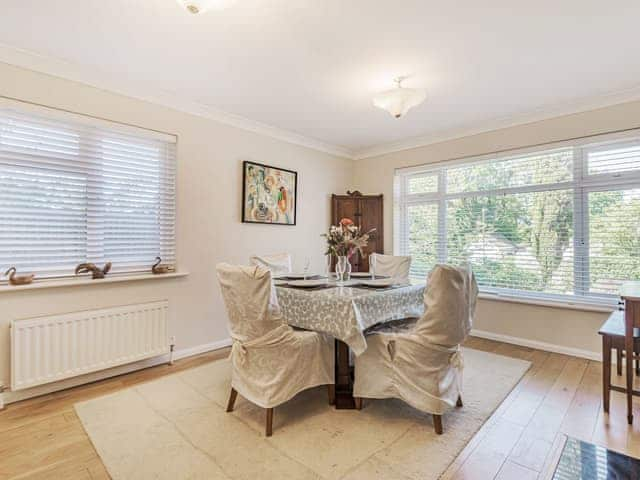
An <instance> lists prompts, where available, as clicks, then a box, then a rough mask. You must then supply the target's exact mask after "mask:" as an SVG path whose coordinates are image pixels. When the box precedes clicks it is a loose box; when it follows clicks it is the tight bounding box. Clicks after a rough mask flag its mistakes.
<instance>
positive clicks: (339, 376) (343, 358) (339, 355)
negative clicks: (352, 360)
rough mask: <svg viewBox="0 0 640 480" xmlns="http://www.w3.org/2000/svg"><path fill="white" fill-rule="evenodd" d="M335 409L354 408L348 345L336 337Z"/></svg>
mask: <svg viewBox="0 0 640 480" xmlns="http://www.w3.org/2000/svg"><path fill="white" fill-rule="evenodd" d="M335 346H336V348H335V381H336V409H339V410H345V409H354V408H355V407H356V405H355V400H354V398H353V376H352V370H351V365H349V346H348V345H347V344H346V343H344V342H343V341H341V340H338V339H337V338H336V341H335Z"/></svg>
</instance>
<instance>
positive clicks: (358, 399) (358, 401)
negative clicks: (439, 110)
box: [353, 397, 362, 410]
mask: <svg viewBox="0 0 640 480" xmlns="http://www.w3.org/2000/svg"><path fill="white" fill-rule="evenodd" d="M353 400H354V401H355V404H356V410H362V397H353Z"/></svg>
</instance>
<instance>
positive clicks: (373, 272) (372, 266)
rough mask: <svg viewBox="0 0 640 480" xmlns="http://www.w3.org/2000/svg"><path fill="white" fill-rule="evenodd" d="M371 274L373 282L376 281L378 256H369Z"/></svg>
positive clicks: (373, 254)
mask: <svg viewBox="0 0 640 480" xmlns="http://www.w3.org/2000/svg"><path fill="white" fill-rule="evenodd" d="M369 273H370V274H371V280H375V279H376V254H375V253H372V254H371V255H369Z"/></svg>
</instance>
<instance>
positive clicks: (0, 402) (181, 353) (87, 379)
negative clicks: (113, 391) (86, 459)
mask: <svg viewBox="0 0 640 480" xmlns="http://www.w3.org/2000/svg"><path fill="white" fill-rule="evenodd" d="M229 345H231V339H230V338H227V339H225V340H219V341H217V342H211V343H205V344H203V345H197V346H195V347H190V348H182V349H179V350H175V351H174V352H173V359H174V360H179V359H181V358H186V357H192V356H194V355H199V354H201V353H205V352H210V351H213V350H218V349H220V348H224V347H228V346H229ZM168 362H169V355H161V356H159V357H154V358H149V359H147V360H142V361H140V362H135V363H129V364H127V365H121V366H119V367H115V368H110V369H107V370H102V371H100V372H94V373H89V374H87V375H81V376H79V377H74V378H70V379H68V380H63V381H61V382H55V383H50V384H47V385H42V386H39V387H34V388H29V389H26V390H19V391H16V392H12V391H5V392H4V393H2V391H1V390H0V409H2V408H3V406H4V405H8V404H10V403H14V402H19V401H20V400H26V399H27V398H33V397H37V396H40V395H46V394H47V393H52V392H57V391H59V390H65V389H67V388H71V387H77V386H78V385H83V384H85V383H91V382H96V381H98V380H104V379H106V378H110V377H115V376H117V375H123V374H125V373H130V372H133V371H136V370H142V369H143V368H149V367H154V366H156V365H161V364H163V363H168Z"/></svg>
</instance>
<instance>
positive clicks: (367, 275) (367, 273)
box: [351, 272, 371, 278]
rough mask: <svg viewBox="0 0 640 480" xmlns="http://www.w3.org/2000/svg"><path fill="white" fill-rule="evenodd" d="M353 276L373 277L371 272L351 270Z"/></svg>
mask: <svg viewBox="0 0 640 480" xmlns="http://www.w3.org/2000/svg"><path fill="white" fill-rule="evenodd" d="M351 278H371V273H370V272H351Z"/></svg>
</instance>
